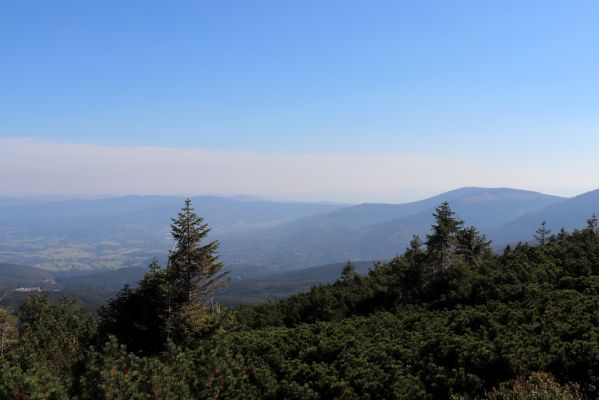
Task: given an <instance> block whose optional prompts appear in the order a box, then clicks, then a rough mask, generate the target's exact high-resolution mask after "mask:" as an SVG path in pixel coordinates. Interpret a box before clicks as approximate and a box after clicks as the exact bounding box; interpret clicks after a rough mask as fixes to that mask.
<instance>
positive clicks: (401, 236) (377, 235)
mask: <svg viewBox="0 0 599 400" xmlns="http://www.w3.org/2000/svg"><path fill="white" fill-rule="evenodd" d="M444 201H448V202H449V203H450V205H451V207H452V209H453V210H454V211H455V212H456V214H457V215H458V217H459V218H461V219H463V220H464V221H465V223H466V224H467V225H474V226H476V227H477V228H479V229H480V230H481V231H482V232H484V233H487V234H488V235H489V237H490V238H491V239H494V238H496V237H497V238H503V237H504V236H502V229H503V227H504V226H506V225H507V224H509V223H510V222H511V221H516V220H519V219H520V218H523V217H525V216H527V215H537V213H539V212H540V211H541V210H545V209H546V208H547V207H549V206H552V205H557V204H562V203H563V204H567V203H568V202H569V201H570V200H567V199H564V198H561V197H557V196H550V195H545V194H541V193H536V192H530V191H523V190H516V189H504V188H499V189H487V188H462V189H457V190H454V191H451V192H447V193H443V194H441V195H438V196H435V197H432V198H429V199H425V200H421V201H416V202H412V203H406V204H397V205H390V204H361V205H357V206H352V207H344V208H341V209H337V210H333V211H330V212H328V213H324V214H321V215H316V216H309V217H306V218H303V219H300V220H297V221H292V222H289V223H285V224H281V225H279V226H276V227H273V228H270V229H264V230H262V231H260V232H252V234H251V235H246V234H237V235H235V236H234V237H231V238H229V241H228V242H223V245H224V246H225V248H226V249H227V252H230V253H231V254H235V255H236V257H239V259H243V260H244V261H245V262H247V263H250V264H258V265H277V266H279V267H280V268H283V269H292V268H298V267H301V266H309V265H318V264H324V263H330V262H335V261H339V260H349V259H351V260H372V259H381V258H390V257H393V256H394V255H396V254H398V253H401V252H403V250H404V249H405V248H406V246H407V245H408V243H409V241H410V239H411V238H412V236H413V235H414V234H418V235H420V236H421V237H422V238H424V236H425V235H426V234H427V233H428V231H429V229H430V226H431V225H432V223H433V218H432V213H433V211H434V209H435V207H436V206H438V205H439V204H441V203H442V202H444ZM564 207H565V208H567V207H568V206H567V205H565V206H564ZM582 209H584V208H582ZM586 209H587V212H588V213H589V215H591V214H592V210H593V207H592V205H591V204H589V206H588V207H586ZM579 212H584V211H581V210H579ZM537 218H539V217H537ZM549 218H550V215H548V216H547V219H549ZM541 221H542V219H540V220H539V221H537V222H536V225H537V226H538V225H539V224H540V223H541ZM583 223H584V219H583V220H582V222H580V224H583ZM571 224H573V225H576V222H575V221H574V220H573V221H572V223H571ZM527 228H528V226H527ZM530 229H531V230H530V231H526V230H524V229H521V230H519V231H518V230H516V231H514V232H512V234H511V236H510V238H511V239H512V240H513V241H518V240H523V239H527V238H529V237H530V235H531V234H532V232H534V230H535V229H536V227H532V228H530Z"/></svg>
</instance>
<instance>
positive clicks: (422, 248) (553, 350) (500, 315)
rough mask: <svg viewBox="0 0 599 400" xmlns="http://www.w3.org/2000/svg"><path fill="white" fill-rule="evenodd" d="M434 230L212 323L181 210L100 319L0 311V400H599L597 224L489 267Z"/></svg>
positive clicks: (206, 277)
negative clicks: (159, 246)
mask: <svg viewBox="0 0 599 400" xmlns="http://www.w3.org/2000/svg"><path fill="white" fill-rule="evenodd" d="M434 218H435V223H434V225H433V226H432V229H431V232H430V233H429V234H428V235H427V236H426V237H423V238H419V237H414V239H413V240H412V242H411V244H410V246H409V248H408V249H406V250H405V252H403V254H401V255H399V256H397V257H395V258H394V259H393V260H391V261H389V262H386V263H377V264H375V265H374V266H373V268H372V269H371V271H370V272H369V274H368V275H367V276H364V275H360V274H358V273H356V271H355V268H354V267H353V266H352V264H351V263H348V264H347V265H346V267H345V268H344V269H343V271H342V273H341V276H340V278H339V280H338V281H337V282H335V283H333V284H330V285H323V286H317V287H314V288H312V289H311V290H310V291H308V292H306V293H302V294H298V295H295V296H292V297H290V298H288V299H285V300H281V301H277V302H270V303H266V304H263V305H258V306H241V307H237V308H231V309H225V308H222V307H220V306H219V305H218V304H216V303H215V302H214V296H213V295H214V293H215V291H217V290H218V289H219V288H222V287H223V286H224V285H225V284H226V274H225V272H224V268H223V265H222V264H220V263H219V262H218V259H217V250H218V243H217V242H206V239H207V235H208V233H209V228H208V227H207V225H205V224H204V223H203V221H202V219H201V218H200V217H198V216H197V214H195V212H194V210H193V208H191V204H190V203H189V202H187V203H186V204H185V206H184V208H183V209H182V210H181V212H180V213H179V215H178V216H177V218H175V219H174V220H173V224H172V232H173V236H174V238H175V240H176V243H177V246H176V247H175V249H174V250H173V252H172V253H171V254H170V256H169V261H168V264H167V265H166V266H164V267H163V266H160V265H158V263H157V262H154V263H152V264H151V265H150V267H149V270H148V273H147V274H146V275H145V277H144V278H143V279H142V280H141V281H140V284H139V286H138V287H137V288H129V287H125V288H124V289H123V290H122V291H121V292H120V293H119V294H118V296H117V297H115V298H114V299H113V300H111V301H110V302H109V303H108V304H107V305H106V306H104V307H103V308H102V310H101V311H100V312H99V315H98V317H95V316H93V315H91V314H89V313H87V312H85V311H82V310H80V309H78V308H77V307H76V306H75V305H74V302H73V300H72V299H68V298H66V299H64V300H63V301H61V302H52V301H50V300H49V299H48V298H47V297H46V296H44V295H41V296H34V297H31V298H30V299H29V300H28V301H26V302H24V303H23V304H22V306H21V308H20V310H19V311H18V313H17V314H16V315H13V314H12V313H10V312H8V311H6V310H0V324H1V325H0V354H1V355H0V398H7V399H68V398H78V399H186V398H187V399H196V398H198V399H202V398H207V399H387V398H388V399H394V398H399V399H447V398H467V399H475V398H481V399H485V398H489V399H528V398H537V399H576V398H597V397H599V341H598V335H599V235H598V227H597V218H595V217H594V216H593V217H591V218H590V219H589V220H588V221H587V226H586V227H584V228H581V229H579V230H575V231H573V232H566V231H563V230H562V231H560V232H557V233H555V234H552V233H551V232H549V231H548V230H547V229H546V225H545V224H541V225H540V227H539V230H538V231H537V233H536V238H537V243H534V244H524V243H521V244H518V245H516V246H514V247H507V248H505V250H504V251H503V252H502V253H501V254H495V253H493V251H492V250H491V247H490V243H489V241H488V240H487V239H486V238H485V237H484V235H481V234H480V233H479V232H478V231H477V230H476V228H474V227H467V226H464V224H463V222H462V221H460V220H459V219H458V217H457V216H456V215H455V214H454V213H453V212H452V210H451V209H450V207H449V205H448V204H447V203H444V204H442V205H440V206H439V207H438V208H437V209H436V211H435V214H434ZM582 222H584V221H582ZM398 250H400V249H398ZM535 396H536V397H535Z"/></svg>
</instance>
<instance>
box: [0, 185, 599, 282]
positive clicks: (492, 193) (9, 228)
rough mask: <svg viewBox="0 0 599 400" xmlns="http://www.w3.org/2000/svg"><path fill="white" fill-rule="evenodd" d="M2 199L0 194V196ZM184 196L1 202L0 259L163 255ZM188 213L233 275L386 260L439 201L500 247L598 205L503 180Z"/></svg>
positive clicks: (97, 264)
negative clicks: (400, 195)
mask: <svg viewBox="0 0 599 400" xmlns="http://www.w3.org/2000/svg"><path fill="white" fill-rule="evenodd" d="M0 200H2V199H0ZM182 201H183V199H182V198H181V197H175V196H127V197H120V198H106V199H79V200H68V201H64V200H51V201H50V200H47V201H43V199H40V198H37V199H35V201H31V199H29V201H26V200H24V202H23V203H21V204H19V202H18V201H15V199H8V200H7V199H4V200H2V201H0V262H6V263H13V264H25V265H33V266H39V267H43V268H46V269H50V270H80V269H116V268H123V267H140V266H145V265H147V263H148V261H149V260H150V259H151V258H152V257H157V258H158V259H159V260H164V259H165V258H166V255H167V254H168V250H169V248H170V246H171V245H172V241H171V240H170V238H169V223H170V218H171V217H173V216H175V215H176V213H177V212H178V210H179V208H180V207H181V204H182ZM192 201H193V205H194V207H195V208H196V210H197V212H198V213H199V214H200V215H201V216H203V217H204V218H205V221H206V222H207V223H208V224H209V225H210V226H211V227H212V233H211V238H212V239H218V240H220V242H221V248H220V254H221V258H222V260H223V261H224V262H225V264H226V265H227V267H228V268H230V269H232V270H233V271H234V272H235V274H236V275H237V276H246V277H251V276H255V275H259V274H266V273H269V272H276V271H286V270H294V269H303V268H308V267H311V266H317V265H323V264H328V263H337V262H342V261H345V260H348V259H352V260H358V261H359V260H375V259H387V258H390V257H392V256H394V255H395V254H398V253H401V252H403V250H404V249H405V247H406V246H407V244H408V242H409V240H410V239H411V237H412V235H413V234H418V235H421V236H422V237H424V236H425V235H426V234H427V232H428V231H429V229H430V226H431V224H432V223H433V219H432V213H433V211H434V208H435V207H436V206H438V205H439V204H440V203H442V202H443V201H448V202H449V203H450V204H451V207H452V208H453V210H454V211H455V212H456V213H457V215H458V216H459V217H460V218H461V219H463V220H464V221H465V223H466V224H467V225H474V226H476V227H477V228H479V229H480V230H481V231H482V232H483V233H485V234H487V236H488V237H489V238H490V239H492V240H493V243H494V245H495V246H496V248H498V249H501V248H502V247H503V246H505V245H506V244H508V243H514V242H518V241H526V240H531V238H532V235H533V233H534V231H535V230H536V229H537V227H538V226H539V225H540V224H541V222H542V221H546V222H547V225H548V226H549V227H550V229H552V230H553V231H554V232H556V231H558V230H559V229H560V228H561V227H564V228H566V229H573V228H576V227H582V226H584V225H585V221H586V219H587V218H589V217H590V216H591V215H592V214H593V213H596V214H599V191H593V192H589V193H585V194H582V195H580V196H577V197H574V198H562V197H558V196H551V195H546V194H541V193H536V192H530V191H524V190H517V189H509V188H477V187H471V188H461V189H457V190H453V191H450V192H447V193H443V194H440V195H438V196H435V197H431V198H429V199H425V200H421V201H416V202H410V203H405V204H360V205H351V206H347V205H341V204H330V203H301V202H276V201H267V200H261V199H257V198H253V197H245V196H239V197H233V198H225V197H216V196H200V197H194V198H193V199H192Z"/></svg>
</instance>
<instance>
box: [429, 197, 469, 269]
mask: <svg viewBox="0 0 599 400" xmlns="http://www.w3.org/2000/svg"><path fill="white" fill-rule="evenodd" d="M433 217H434V218H435V224H434V225H433V226H432V232H431V234H429V235H427V236H426V251H427V255H428V259H429V263H430V267H431V269H432V270H431V273H432V274H435V273H437V272H440V271H443V270H445V269H447V267H448V266H449V265H450V263H451V261H452V256H453V255H454V254H455V248H456V245H457V234H458V232H459V231H460V229H461V228H462V225H463V224H464V221H462V220H460V219H458V218H456V216H455V213H454V212H453V211H452V210H451V207H449V203H448V202H444V203H443V204H441V205H440V206H439V207H437V208H436V209H435V212H434V213H433Z"/></svg>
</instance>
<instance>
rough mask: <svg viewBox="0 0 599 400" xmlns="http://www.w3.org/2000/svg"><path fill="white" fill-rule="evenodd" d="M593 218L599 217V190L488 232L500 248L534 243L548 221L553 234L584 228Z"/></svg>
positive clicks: (522, 217) (564, 201)
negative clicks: (501, 246)
mask: <svg viewBox="0 0 599 400" xmlns="http://www.w3.org/2000/svg"><path fill="white" fill-rule="evenodd" d="M593 214H596V215H599V190H594V191H591V192H587V193H583V194H581V195H578V196H576V197H573V198H571V199H566V200H563V201H560V202H557V203H555V204H551V205H549V206H547V207H545V208H543V209H541V210H538V211H536V212H532V213H529V214H526V215H523V216H521V217H519V218H516V219H515V220H513V221H510V222H508V223H506V224H504V225H502V226H501V227H498V228H497V229H494V230H492V231H491V232H489V234H490V237H491V238H493V240H494V241H495V242H496V243H497V244H508V243H515V242H517V241H520V240H522V241H530V240H533V237H534V236H533V235H534V233H535V231H536V230H537V229H538V228H539V226H540V225H541V223H542V222H543V221H545V222H546V223H547V227H548V228H549V229H551V230H552V232H553V233H557V232H558V231H559V230H560V229H561V228H564V229H566V230H573V229H576V228H583V227H584V226H585V225H586V220H587V219H589V218H590V217H591V216H592V215H593Z"/></svg>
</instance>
